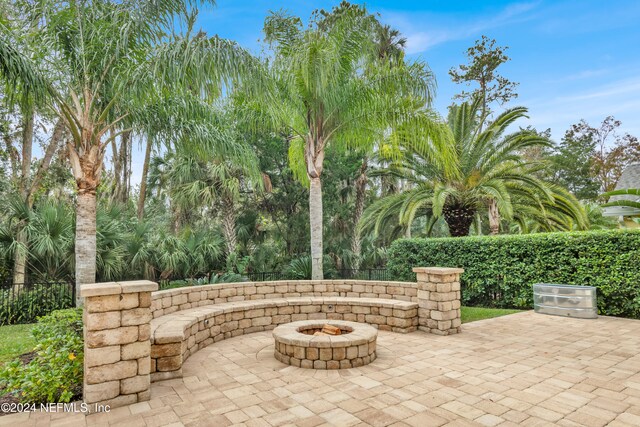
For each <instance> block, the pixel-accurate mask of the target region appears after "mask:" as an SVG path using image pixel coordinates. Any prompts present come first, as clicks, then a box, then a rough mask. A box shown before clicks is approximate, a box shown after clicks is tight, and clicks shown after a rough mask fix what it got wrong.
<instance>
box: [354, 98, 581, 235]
mask: <svg viewBox="0 0 640 427" xmlns="http://www.w3.org/2000/svg"><path fill="white" fill-rule="evenodd" d="M479 110H480V104H479V102H478V101H475V102H473V103H463V104H462V105H457V106H452V107H451V108H450V110H449V116H448V127H449V129H450V132H451V135H452V138H453V141H454V144H455V153H456V155H457V159H456V160H457V162H456V163H455V165H456V167H451V166H450V165H449V164H448V163H444V162H440V164H441V165H445V167H442V166H439V165H438V164H437V163H433V162H430V161H428V160H427V158H426V156H425V155H424V154H423V153H422V152H421V150H420V149H419V148H418V149H416V148H412V149H406V150H403V151H404V155H403V156H402V158H401V159H400V160H399V161H397V162H392V163H391V164H390V166H389V167H388V168H386V169H383V170H380V171H377V172H376V175H382V176H386V175H391V176H395V177H398V178H401V179H403V180H406V181H407V182H408V183H409V184H410V186H411V188H410V189H408V190H406V191H404V192H402V193H400V194H395V195H391V196H388V197H384V198H382V199H380V200H379V201H377V202H376V203H374V204H373V205H372V206H371V207H370V208H368V209H367V211H366V212H365V215H364V217H363V221H362V226H364V227H373V228H374V229H375V230H376V231H378V230H380V229H381V227H383V226H385V225H387V224H390V223H393V222H396V223H400V224H403V225H404V227H407V228H409V229H410V227H411V224H412V223H413V221H414V219H415V218H416V216H425V217H426V218H427V220H428V221H427V233H428V234H429V233H430V229H431V228H432V227H433V225H434V224H435V222H436V221H437V219H438V218H440V217H443V218H444V220H445V222H446V223H447V225H448V227H449V233H450V234H451V236H454V237H460V236H466V235H468V234H469V230H470V228H471V225H472V223H473V221H474V219H476V218H477V216H478V214H480V213H486V214H487V215H488V216H489V224H490V232H491V234H496V233H497V232H498V227H499V225H500V219H501V218H505V219H512V220H515V221H517V222H519V223H522V224H524V223H525V222H526V220H533V221H534V222H536V223H537V224H540V225H541V228H545V229H564V230H567V229H569V230H570V229H571V228H572V227H573V226H574V225H575V226H576V227H577V228H579V229H586V228H587V224H588V220H587V218H586V215H585V213H584V210H583V208H582V207H581V205H580V203H579V202H578V201H577V200H576V199H575V197H573V196H572V195H571V194H570V193H569V192H568V191H566V190H565V189H562V188H560V187H558V186H556V185H554V184H553V183H550V182H545V181H543V180H541V179H539V178H536V175H535V172H536V171H538V170H539V169H540V168H541V167H542V165H540V164H537V163H528V162H526V161H525V160H524V159H523V158H522V157H521V155H520V153H521V152H522V150H524V149H525V148H528V147H532V146H538V145H548V144H549V142H548V140H546V139H545V138H544V137H542V136H540V135H538V134H536V133H535V132H530V131H526V130H521V131H518V132H515V133H512V134H509V135H505V132H506V130H507V128H508V127H509V125H511V124H512V123H514V122H515V121H516V120H518V119H519V118H522V117H525V114H526V112H527V110H526V109H525V108H523V107H518V108H513V109H510V110H507V111H505V112H503V113H502V114H500V115H499V116H498V117H497V118H496V120H495V121H494V122H492V123H491V124H489V125H488V126H487V127H486V128H485V129H483V130H482V131H480V129H479V120H478V119H479V113H480V111H479Z"/></svg>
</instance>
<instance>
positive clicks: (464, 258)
mask: <svg viewBox="0 0 640 427" xmlns="http://www.w3.org/2000/svg"><path fill="white" fill-rule="evenodd" d="M638 260H640V232H638V231H620V230H615V231H593V232H572V233H545V234H532V235H520V236H518V235H514V236H495V237H486V236H483V237H466V238H462V239H451V238H441V239H407V240H397V241H396V242H394V243H393V245H392V246H391V248H390V249H389V262H388V268H389V270H390V274H391V277H394V278H397V279H399V280H412V281H413V280H415V274H414V273H413V272H412V271H411V269H412V268H413V267H416V266H439V267H461V268H464V269H465V272H464V274H463V275H462V279H461V280H462V288H463V291H462V303H463V305H471V306H484V307H515V308H531V307H532V306H533V288H532V285H533V284H534V283H563V284H569V285H584V286H596V287H597V288H598V309H599V311H600V313H601V314H603V315H612V316H626V317H633V318H640V286H638V283H640V270H638Z"/></svg>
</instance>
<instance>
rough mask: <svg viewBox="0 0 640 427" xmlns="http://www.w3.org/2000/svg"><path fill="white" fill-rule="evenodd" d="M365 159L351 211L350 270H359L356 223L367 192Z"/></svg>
mask: <svg viewBox="0 0 640 427" xmlns="http://www.w3.org/2000/svg"><path fill="white" fill-rule="evenodd" d="M367 160H368V159H367V158H366V157H365V158H364V160H363V161H362V166H361V167H360V175H359V176H358V179H356V182H355V185H356V200H355V206H354V210H353V235H352V236H351V252H353V264H352V268H354V269H356V270H357V269H358V268H360V263H361V261H362V260H361V252H362V236H361V235H360V229H359V228H358V223H359V222H360V218H362V213H363V212H364V198H365V195H366V191H367V166H368V165H367Z"/></svg>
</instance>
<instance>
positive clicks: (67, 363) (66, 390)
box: [0, 309, 84, 403]
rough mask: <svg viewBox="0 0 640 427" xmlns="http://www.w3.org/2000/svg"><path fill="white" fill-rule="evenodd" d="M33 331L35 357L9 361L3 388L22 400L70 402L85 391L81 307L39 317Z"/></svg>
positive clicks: (0, 384)
mask: <svg viewBox="0 0 640 427" xmlns="http://www.w3.org/2000/svg"><path fill="white" fill-rule="evenodd" d="M32 334H33V336H34V338H35V339H36V342H37V345H36V347H35V350H34V351H35V357H34V358H33V360H31V361H30V362H29V363H27V364H26V365H24V364H23V363H22V361H21V360H15V361H13V362H10V363H7V364H6V365H5V366H4V368H3V369H2V371H0V388H5V391H6V392H9V393H11V394H13V395H15V396H16V397H17V398H18V399H19V400H20V401H21V402H23V403H55V402H70V401H71V400H72V399H73V398H74V397H77V396H78V395H79V394H80V393H81V391H82V361H83V355H84V352H83V348H84V344H83V338H82V310H81V309H68V310H58V311H54V312H53V313H51V314H50V315H48V316H44V317H41V318H40V319H38V324H37V325H36V326H34V328H33V330H32Z"/></svg>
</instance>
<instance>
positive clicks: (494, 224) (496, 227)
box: [489, 199, 500, 236]
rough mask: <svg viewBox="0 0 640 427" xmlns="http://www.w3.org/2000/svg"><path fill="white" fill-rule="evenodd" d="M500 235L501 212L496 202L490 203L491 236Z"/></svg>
mask: <svg viewBox="0 0 640 427" xmlns="http://www.w3.org/2000/svg"><path fill="white" fill-rule="evenodd" d="M498 233H500V212H499V211H498V203H497V202H496V201H495V200H493V199H492V200H491V201H489V234H491V235H492V236H495V235H496V234H498Z"/></svg>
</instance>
